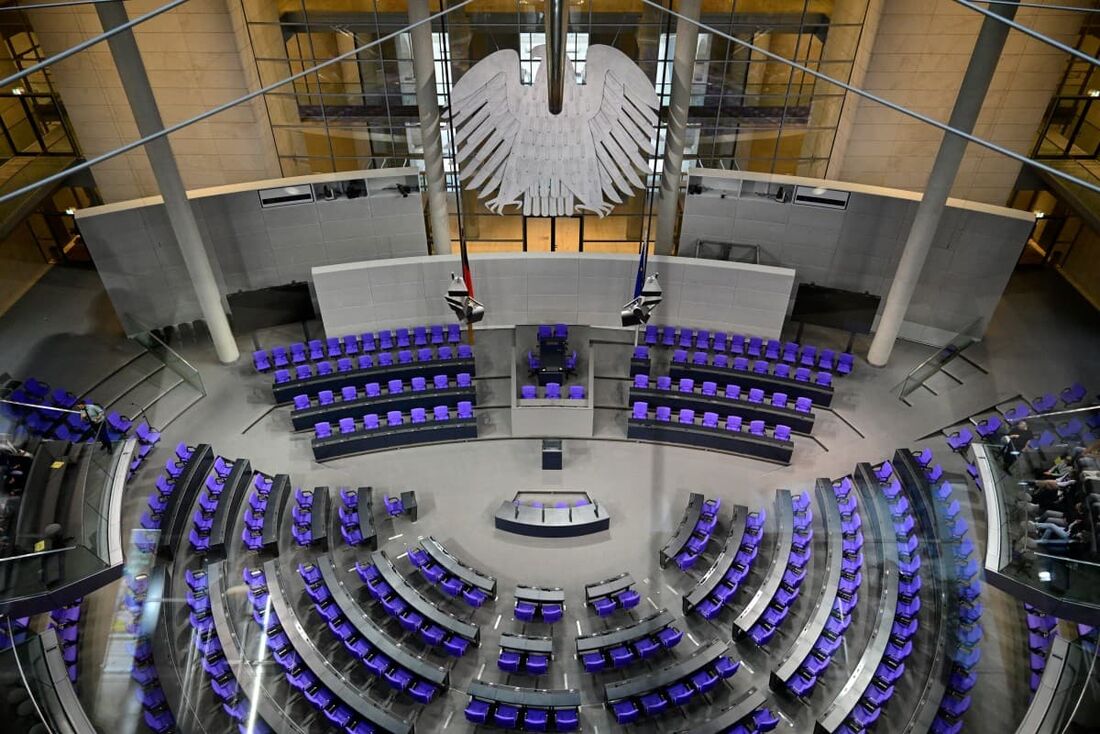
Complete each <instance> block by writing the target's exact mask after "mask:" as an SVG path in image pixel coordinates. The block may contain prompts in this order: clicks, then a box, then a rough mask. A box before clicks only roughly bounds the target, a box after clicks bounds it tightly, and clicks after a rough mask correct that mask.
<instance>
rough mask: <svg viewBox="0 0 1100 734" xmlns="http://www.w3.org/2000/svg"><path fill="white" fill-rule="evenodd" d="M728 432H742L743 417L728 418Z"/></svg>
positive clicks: (731, 416) (730, 416)
mask: <svg viewBox="0 0 1100 734" xmlns="http://www.w3.org/2000/svg"><path fill="white" fill-rule="evenodd" d="M726 430H727V431H740V430H741V416H739V415H729V416H726Z"/></svg>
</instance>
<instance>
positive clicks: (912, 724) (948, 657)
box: [893, 449, 959, 734]
mask: <svg viewBox="0 0 1100 734" xmlns="http://www.w3.org/2000/svg"><path fill="white" fill-rule="evenodd" d="M893 466H894V471H895V472H896V473H897V475H898V480H899V481H900V482H901V486H902V487H903V488H904V490H905V493H906V494H907V495H908V497H909V504H910V506H911V507H912V508H913V512H914V514H916V520H917V524H918V526H919V527H920V528H921V530H922V533H921V535H922V536H923V538H924V539H926V542H925V543H923V550H924V555H925V556H926V558H925V559H924V560H926V561H929V562H931V563H932V564H933V565H934V566H935V569H934V570H933V571H932V573H930V574H928V575H929V576H931V579H929V580H930V581H931V584H929V586H930V587H931V589H932V596H933V598H934V601H935V603H934V604H932V605H930V606H932V613H933V614H932V616H933V618H932V620H931V624H933V625H935V646H934V647H933V648H932V662H931V663H930V667H929V672H928V677H927V679H926V680H925V682H924V687H923V690H922V691H921V695H920V698H919V699H918V701H917V705H916V707H915V708H914V711H913V715H912V717H911V718H910V720H909V724H908V725H907V726H906V727H905V730H904V731H905V732H914V733H915V734H923V732H926V731H930V730H931V727H932V721H933V720H934V719H935V718H936V714H937V713H938V711H939V708H940V702H941V701H942V700H943V695H944V692H945V691H946V690H947V684H948V682H949V680H950V679H951V672H952V669H953V667H954V657H955V649H956V648H957V647H958V642H957V636H956V633H957V628H958V625H959V614H958V609H959V603H958V588H957V586H956V584H955V575H956V573H955V563H954V560H953V558H951V555H953V549H954V547H955V546H956V545H958V541H957V540H954V539H952V537H951V530H950V529H949V528H948V525H947V523H946V522H945V520H944V518H943V516H942V515H941V514H940V513H939V512H937V511H936V507H935V500H934V499H933V495H934V491H933V488H932V486H931V484H930V483H929V481H928V476H927V475H926V474H925V472H924V469H923V468H922V467H921V465H920V464H919V463H918V462H917V460H916V458H915V457H914V456H913V453H912V452H911V451H909V449H898V450H897V451H895V452H894V460H893ZM929 541H934V542H929ZM926 606H928V605H926ZM923 608H924V607H922V609H923ZM922 616H924V615H922ZM927 623H929V620H928V619H927V617H925V619H923V620H922V627H923V626H925V625H926V624H927ZM922 639H923V640H924V641H925V643H926V644H927V641H928V634H927V632H925V634H924V635H922Z"/></svg>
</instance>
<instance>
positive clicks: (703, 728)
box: [676, 688, 768, 734]
mask: <svg viewBox="0 0 1100 734" xmlns="http://www.w3.org/2000/svg"><path fill="white" fill-rule="evenodd" d="M767 702H768V699H767V697H766V696H765V695H764V693H763V692H762V691H758V690H756V689H755V688H754V689H752V690H751V691H749V692H748V693H746V694H745V695H744V696H743V697H742V698H741V699H739V700H738V701H736V702H734V704H733V705H732V706H730V707H729V708H727V709H725V710H723V711H722V712H721V713H719V714H718V715H717V716H715V717H714V718H712V719H709V720H707V721H705V722H703V723H702V724H699V725H698V726H693V727H692V728H690V729H680V730H678V731H677V732H676V734H726V732H729V731H731V730H732V729H733V728H734V727H735V726H737V724H738V723H739V722H740V721H741V720H742V719H744V718H745V717H746V716H749V715H750V714H752V712H753V711H756V710H757V709H758V708H760V707H761V706H763V705H764V704H766V703H767Z"/></svg>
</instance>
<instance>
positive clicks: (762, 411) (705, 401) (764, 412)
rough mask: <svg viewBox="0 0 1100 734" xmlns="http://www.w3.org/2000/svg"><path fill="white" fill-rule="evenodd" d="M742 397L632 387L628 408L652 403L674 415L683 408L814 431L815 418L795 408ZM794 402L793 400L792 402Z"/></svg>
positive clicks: (698, 414)
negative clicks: (638, 402)
mask: <svg viewBox="0 0 1100 734" xmlns="http://www.w3.org/2000/svg"><path fill="white" fill-rule="evenodd" d="M746 395H747V391H746V393H742V397H740V398H737V399H731V398H727V397H724V396H723V395H715V396H708V395H703V393H701V392H699V391H698V390H697V391H695V392H680V391H679V390H675V389H674V390H658V389H656V388H654V387H648V388H645V389H641V388H637V387H631V388H630V394H629V395H628V396H627V405H628V406H633V405H634V403H636V402H637V401H639V400H640V401H642V402H645V403H649V405H650V406H656V405H667V406H668V407H670V408H672V412H673V414H675V413H677V412H678V411H679V410H680V409H681V408H690V409H691V410H694V411H695V414H696V415H697V416H700V417H701V416H702V415H703V413H706V412H708V411H709V412H711V413H717V414H718V415H719V416H721V417H722V418H725V417H726V416H728V415H739V416H741V417H742V418H743V419H744V420H745V421H755V420H760V421H764V423H765V425H769V426H777V425H785V426H790V428H791V430H792V431H794V432H796V433H805V434H809V433H811V432H812V431H813V429H814V414H813V413H803V412H801V411H798V410H795V409H794V408H777V407H775V406H774V405H768V404H767V403H750V402H749V401H748V399H747V397H746ZM791 402H792V403H793V402H794V401H793V400H792V401H791Z"/></svg>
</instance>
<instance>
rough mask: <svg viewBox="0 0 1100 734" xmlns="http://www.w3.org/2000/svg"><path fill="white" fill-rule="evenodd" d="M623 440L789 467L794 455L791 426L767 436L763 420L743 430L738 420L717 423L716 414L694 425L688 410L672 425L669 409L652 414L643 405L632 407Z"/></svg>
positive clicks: (736, 417)
mask: <svg viewBox="0 0 1100 734" xmlns="http://www.w3.org/2000/svg"><path fill="white" fill-rule="evenodd" d="M626 437H627V438H632V439H635V440H641V441H656V442H658V443H671V444H680V445H683V446H692V447H697V448H704V449H711V450H715V451H725V452H727V453H731V454H740V455H742V456H749V457H752V458H756V459H765V460H768V461H775V462H779V463H782V464H789V463H790V461H791V454H792V453H793V452H794V444H793V443H792V442H791V440H790V437H791V429H790V426H785V425H780V426H776V427H775V428H774V429H773V431H772V435H771V436H768V435H767V433H766V432H765V426H764V421H762V420H755V421H750V422H749V425H748V426H746V427H745V429H744V430H743V429H742V419H741V416H739V415H728V416H726V420H725V421H724V422H721V423H720V417H719V415H718V414H717V413H713V412H708V413H704V414H703V417H702V420H701V421H700V422H699V423H696V422H695V411H693V410H692V409H690V408H681V409H680V413H679V415H678V419H677V421H675V422H673V421H672V408H671V407H670V406H668V405H659V406H657V407H656V408H654V410H653V413H652V414H651V413H650V409H649V404H648V403H644V402H637V403H634V405H633V406H632V410H631V413H630V416H629V418H628V420H627V429H626Z"/></svg>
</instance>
